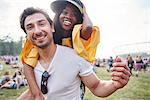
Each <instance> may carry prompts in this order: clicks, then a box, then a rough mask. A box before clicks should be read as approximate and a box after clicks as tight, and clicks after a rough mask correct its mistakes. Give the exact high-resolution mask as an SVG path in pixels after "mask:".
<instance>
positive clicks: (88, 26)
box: [80, 7, 93, 40]
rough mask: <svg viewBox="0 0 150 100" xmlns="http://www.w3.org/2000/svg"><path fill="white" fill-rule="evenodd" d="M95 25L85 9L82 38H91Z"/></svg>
mask: <svg viewBox="0 0 150 100" xmlns="http://www.w3.org/2000/svg"><path fill="white" fill-rule="evenodd" d="M92 27H93V24H92V22H91V20H90V18H89V16H88V14H87V12H86V9H85V7H84V8H83V23H82V29H81V34H80V36H81V38H83V39H85V40H88V39H89V38H90V37H91V33H92Z"/></svg>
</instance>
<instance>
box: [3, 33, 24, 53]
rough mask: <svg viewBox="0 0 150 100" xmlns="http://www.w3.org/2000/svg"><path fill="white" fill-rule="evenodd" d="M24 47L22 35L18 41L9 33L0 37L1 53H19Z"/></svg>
mask: <svg viewBox="0 0 150 100" xmlns="http://www.w3.org/2000/svg"><path fill="white" fill-rule="evenodd" d="M21 49H22V37H20V40H19V41H17V42H14V41H13V39H12V38H11V37H10V36H9V35H7V36H4V37H3V38H2V39H0V55H14V56H16V55H19V54H20V51H21Z"/></svg>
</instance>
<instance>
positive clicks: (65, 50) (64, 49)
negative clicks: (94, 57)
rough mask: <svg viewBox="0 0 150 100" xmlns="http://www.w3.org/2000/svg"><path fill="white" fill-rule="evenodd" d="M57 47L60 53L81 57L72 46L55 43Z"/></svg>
mask: <svg viewBox="0 0 150 100" xmlns="http://www.w3.org/2000/svg"><path fill="white" fill-rule="evenodd" d="M57 49H58V51H59V53H61V54H62V55H65V56H68V57H73V58H76V59H82V57H80V56H79V55H78V54H77V52H76V51H75V50H74V49H73V48H70V47H66V46H61V45H57Z"/></svg>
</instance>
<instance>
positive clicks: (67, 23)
mask: <svg viewBox="0 0 150 100" xmlns="http://www.w3.org/2000/svg"><path fill="white" fill-rule="evenodd" d="M76 17H77V15H76V12H75V7H74V6H72V5H67V6H66V8H65V9H63V11H62V13H61V14H60V16H59V22H60V24H61V26H62V28H63V29H64V30H66V31H68V30H70V29H72V28H73V26H74V25H75V24H76V23H77V18H76Z"/></svg>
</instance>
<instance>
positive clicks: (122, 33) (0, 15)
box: [0, 0, 150, 58]
mask: <svg viewBox="0 0 150 100" xmlns="http://www.w3.org/2000/svg"><path fill="white" fill-rule="evenodd" d="M52 1H53V0H0V38H2V37H3V36H5V35H7V34H9V35H10V36H11V37H13V39H14V40H16V41H17V40H19V38H20V37H21V36H25V34H24V32H23V31H22V30H21V29H20V25H19V16H20V14H21V12H22V11H23V9H25V8H26V7H30V6H34V7H40V8H43V9H45V10H46V11H47V12H48V13H49V15H50V17H51V18H53V16H54V14H53V13H52V11H51V10H50V2H52ZM82 1H83V3H84V4H85V6H86V10H87V13H88V14H89V17H90V18H91V20H92V22H93V24H94V25H97V26H99V28H100V31H101V33H100V34H101V35H100V39H101V40H100V44H99V47H98V51H97V57H100V58H102V57H108V56H110V55H115V54H120V53H126V52H127V51H128V52H132V51H137V52H138V51H142V50H147V51H148V50H149V51H150V44H145V45H141V44H137V45H134V46H133V45H129V46H127V45H126V44H133V43H140V42H150V0H82ZM122 45H126V46H122Z"/></svg>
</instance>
